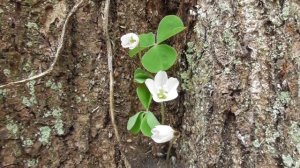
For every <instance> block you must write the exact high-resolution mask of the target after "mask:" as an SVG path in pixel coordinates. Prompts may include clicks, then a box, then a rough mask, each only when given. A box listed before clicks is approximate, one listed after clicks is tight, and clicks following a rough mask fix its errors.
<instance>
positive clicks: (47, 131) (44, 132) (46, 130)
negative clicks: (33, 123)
mask: <svg viewBox="0 0 300 168" xmlns="http://www.w3.org/2000/svg"><path fill="white" fill-rule="evenodd" d="M39 130H40V132H39V136H40V137H39V139H38V140H39V141H40V142H41V143H42V144H43V145H47V144H48V143H49V139H50V136H51V128H50V127H48V126H44V127H40V128H39Z"/></svg>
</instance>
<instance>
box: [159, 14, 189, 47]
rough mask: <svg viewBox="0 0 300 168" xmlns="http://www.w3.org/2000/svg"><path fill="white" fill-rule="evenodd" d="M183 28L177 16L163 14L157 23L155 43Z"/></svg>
mask: <svg viewBox="0 0 300 168" xmlns="http://www.w3.org/2000/svg"><path fill="white" fill-rule="evenodd" d="M184 29H185V27H184V25H183V22H182V21H181V19H180V18H179V17H178V16H175V15H168V16H165V17H164V18H163V19H162V20H161V21H160V23H159V25H158V30H157V44H159V43H161V42H163V41H165V40H167V39H168V38H170V37H172V36H174V35H176V34H178V33H180V32H181V31H183V30H184Z"/></svg>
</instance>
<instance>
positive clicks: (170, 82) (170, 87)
mask: <svg viewBox="0 0 300 168" xmlns="http://www.w3.org/2000/svg"><path fill="white" fill-rule="evenodd" d="M145 84H146V86H147V88H148V89H149V91H150V93H151V94H152V97H153V100H154V101H156V102H164V101H169V100H173V99H175V98H176V97H177V96H178V93H177V87H178V85H179V81H178V80H177V79H176V78H169V79H168V75H167V73H166V72H165V71H159V72H158V73H157V74H156V75H155V77H154V80H153V79H147V80H146V81H145Z"/></svg>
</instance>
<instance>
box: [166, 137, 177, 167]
mask: <svg viewBox="0 0 300 168" xmlns="http://www.w3.org/2000/svg"><path fill="white" fill-rule="evenodd" d="M174 141H175V139H172V140H171V141H170V143H169V148H168V153H167V163H168V164H169V161H170V154H171V149H172V145H173V142H174Z"/></svg>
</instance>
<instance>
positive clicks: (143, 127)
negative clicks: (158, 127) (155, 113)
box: [141, 115, 152, 137]
mask: <svg viewBox="0 0 300 168" xmlns="http://www.w3.org/2000/svg"><path fill="white" fill-rule="evenodd" d="M141 131H142V133H143V134H144V135H145V136H147V137H151V135H152V133H151V128H150V126H149V125H148V122H147V115H145V117H144V118H143V119H142V122H141Z"/></svg>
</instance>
